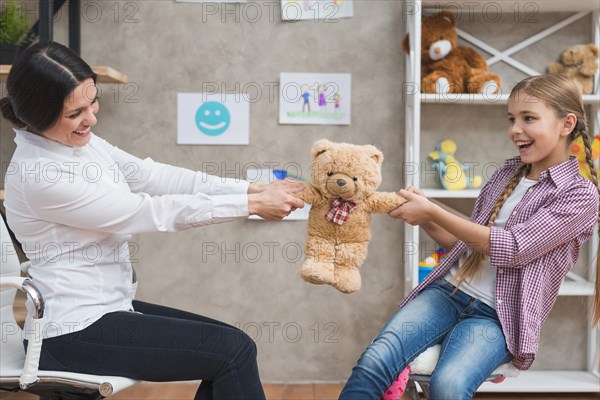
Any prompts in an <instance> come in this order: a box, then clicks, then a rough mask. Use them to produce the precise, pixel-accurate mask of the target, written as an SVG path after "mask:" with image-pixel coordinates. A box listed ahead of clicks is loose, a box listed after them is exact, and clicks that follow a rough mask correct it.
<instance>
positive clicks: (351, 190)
mask: <svg viewBox="0 0 600 400" xmlns="http://www.w3.org/2000/svg"><path fill="white" fill-rule="evenodd" d="M325 186H326V188H327V192H329V194H331V195H332V196H333V197H341V198H342V199H350V198H352V197H353V196H354V195H355V194H356V190H357V186H356V183H355V182H354V181H353V180H352V178H350V177H349V176H348V175H345V174H335V175H332V176H331V177H329V179H327V181H326V183H325Z"/></svg>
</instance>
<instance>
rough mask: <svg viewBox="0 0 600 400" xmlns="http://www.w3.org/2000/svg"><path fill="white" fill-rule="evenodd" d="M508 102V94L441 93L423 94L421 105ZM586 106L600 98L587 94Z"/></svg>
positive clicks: (494, 104) (598, 100)
mask: <svg viewBox="0 0 600 400" xmlns="http://www.w3.org/2000/svg"><path fill="white" fill-rule="evenodd" d="M507 101H508V94H501V95H486V96H484V95H482V94H475V93H452V94H439V93H422V94H421V103H426V104H445V105H447V104H473V105H475V104H476V105H487V106H497V105H502V106H505V105H506V102H507ZM583 103H584V104H596V105H597V104H598V103H600V96H599V95H598V94H586V95H584V96H583Z"/></svg>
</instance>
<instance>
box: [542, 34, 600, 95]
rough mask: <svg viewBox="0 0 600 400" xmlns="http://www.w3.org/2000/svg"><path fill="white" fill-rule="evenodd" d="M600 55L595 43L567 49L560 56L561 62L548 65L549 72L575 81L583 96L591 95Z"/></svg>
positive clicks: (577, 45)
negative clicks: (599, 55)
mask: <svg viewBox="0 0 600 400" xmlns="http://www.w3.org/2000/svg"><path fill="white" fill-rule="evenodd" d="M598 54H600V49H598V47H597V46H596V45H595V44H593V43H589V44H576V45H574V46H570V47H567V48H566V49H564V50H563V52H562V53H561V55H560V62H557V63H556V62H553V63H550V64H549V65H548V72H550V73H551V74H562V75H564V76H566V77H567V78H571V79H573V80H574V81H575V82H576V83H577V85H578V86H579V88H580V89H581V92H582V93H583V94H591V93H592V92H593V89H594V88H593V86H594V74H595V73H596V71H597V70H598V62H597V61H598Z"/></svg>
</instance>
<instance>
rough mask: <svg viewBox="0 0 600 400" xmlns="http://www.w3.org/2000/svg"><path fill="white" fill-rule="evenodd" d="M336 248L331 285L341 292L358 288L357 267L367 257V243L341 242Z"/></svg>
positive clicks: (358, 276)
mask: <svg viewBox="0 0 600 400" xmlns="http://www.w3.org/2000/svg"><path fill="white" fill-rule="evenodd" d="M336 250H337V251H336V259H335V270H334V275H335V280H334V282H333V286H334V287H335V288H336V289H337V290H339V291H340V292H342V293H352V292H356V291H357V290H360V287H361V277H360V272H359V270H358V267H359V266H361V265H362V263H363V262H364V261H365V258H366V257H367V243H342V244H339V245H337V246H336Z"/></svg>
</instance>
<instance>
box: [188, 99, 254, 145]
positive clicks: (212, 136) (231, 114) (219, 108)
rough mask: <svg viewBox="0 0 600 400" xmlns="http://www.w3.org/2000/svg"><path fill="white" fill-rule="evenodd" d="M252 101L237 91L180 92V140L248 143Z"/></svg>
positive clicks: (203, 142) (189, 141) (220, 143)
mask: <svg viewBox="0 0 600 400" xmlns="http://www.w3.org/2000/svg"><path fill="white" fill-rule="evenodd" d="M249 142H250V103H249V102H248V100H246V99H244V98H243V96H242V97H240V96H238V95H236V94H225V93H177V144H219V145H227V144H231V145H247V144H248V143H249Z"/></svg>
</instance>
